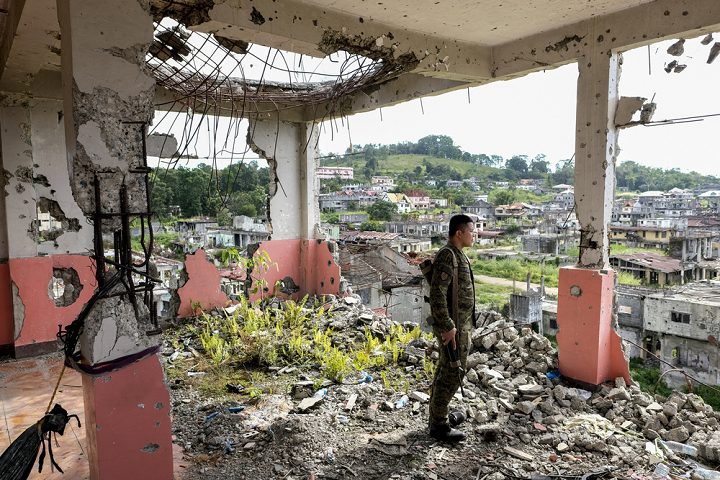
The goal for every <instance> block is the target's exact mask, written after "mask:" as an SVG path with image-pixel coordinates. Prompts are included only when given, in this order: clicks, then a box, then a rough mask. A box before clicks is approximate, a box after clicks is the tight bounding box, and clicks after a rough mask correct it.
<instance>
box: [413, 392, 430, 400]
mask: <svg viewBox="0 0 720 480" xmlns="http://www.w3.org/2000/svg"><path fill="white" fill-rule="evenodd" d="M408 397H410V399H411V400H417V401H418V402H420V403H427V402H428V401H429V400H430V395H428V394H427V393H423V392H417V391H415V392H412V393H410V395H408Z"/></svg>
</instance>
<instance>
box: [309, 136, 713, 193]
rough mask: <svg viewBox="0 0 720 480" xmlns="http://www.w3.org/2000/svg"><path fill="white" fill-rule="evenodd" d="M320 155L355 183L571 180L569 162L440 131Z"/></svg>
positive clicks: (696, 179) (625, 184)
mask: <svg viewBox="0 0 720 480" xmlns="http://www.w3.org/2000/svg"><path fill="white" fill-rule="evenodd" d="M321 157H322V158H321V165H324V166H341V167H354V168H355V172H354V173H355V180H356V181H363V177H364V178H365V179H367V180H369V178H370V177H371V176H372V175H398V176H402V177H403V178H402V180H405V181H414V180H422V179H428V178H433V179H435V180H461V179H463V178H468V177H479V178H482V179H487V180H491V181H508V182H517V181H518V180H519V179H521V178H537V179H544V180H547V181H548V183H550V184H552V185H556V184H559V183H566V184H569V185H572V184H573V183H574V170H573V169H574V161H572V160H563V161H560V162H557V163H556V164H555V165H551V163H550V162H549V161H547V160H546V157H545V155H543V154H540V155H537V156H535V157H534V158H532V159H531V158H530V157H529V156H527V155H515V156H513V157H511V158H508V159H504V158H503V157H501V156H500V155H488V154H484V153H479V154H478V153H470V152H466V151H463V150H462V148H461V147H460V146H459V145H455V143H454V141H453V139H452V138H450V137H448V136H446V135H428V136H427V137H423V138H421V139H420V140H418V141H417V143H413V142H402V143H397V144H391V145H379V144H377V145H376V144H367V145H365V146H362V145H353V148H352V152H350V149H348V151H346V152H344V153H333V152H330V153H327V154H322V155H321ZM616 175H617V186H618V187H620V188H627V189H628V190H630V191H647V190H662V191H668V190H670V189H672V188H675V187H677V188H683V189H688V188H693V187H695V186H700V185H706V184H717V183H720V178H718V177H716V176H713V175H701V174H699V173H697V172H690V173H685V172H681V171H680V169H677V168H676V169H669V170H663V169H662V168H655V167H649V166H645V165H640V164H638V163H636V162H633V161H624V162H621V163H620V164H619V165H618V167H617V170H616Z"/></svg>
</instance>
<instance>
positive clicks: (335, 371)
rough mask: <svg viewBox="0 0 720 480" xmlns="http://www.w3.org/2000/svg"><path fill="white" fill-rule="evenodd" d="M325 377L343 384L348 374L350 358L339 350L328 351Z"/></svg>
mask: <svg viewBox="0 0 720 480" xmlns="http://www.w3.org/2000/svg"><path fill="white" fill-rule="evenodd" d="M325 358H326V367H325V377H326V378H329V379H330V380H332V381H333V382H335V383H342V381H343V379H344V378H345V374H346V373H347V372H348V362H349V361H350V356H349V355H346V354H344V353H343V352H342V351H341V350H340V349H339V348H336V347H331V348H330V349H329V350H327V351H326V357H325Z"/></svg>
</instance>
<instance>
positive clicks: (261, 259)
mask: <svg viewBox="0 0 720 480" xmlns="http://www.w3.org/2000/svg"><path fill="white" fill-rule="evenodd" d="M221 259H222V263H223V265H224V266H226V267H227V266H228V265H229V264H230V262H233V263H237V264H238V265H240V266H242V269H243V270H245V272H247V275H248V278H249V279H250V280H251V281H252V284H251V288H250V293H252V294H256V293H258V292H260V293H261V294H262V293H264V292H266V291H268V290H269V288H268V287H269V285H268V282H267V280H266V279H265V275H266V274H267V272H268V271H270V268H271V267H275V268H276V269H277V271H278V272H279V271H280V267H279V266H278V264H277V263H276V262H273V261H272V260H270V255H268V253H267V252H266V251H265V250H262V251H260V252H255V254H253V256H252V257H250V258H245V257H243V256H242V255H240V252H238V250H237V249H236V248H234V247H228V248H226V249H225V250H223V252H222V257H221ZM274 293H275V290H274V291H273V294H274ZM261 296H262V295H261Z"/></svg>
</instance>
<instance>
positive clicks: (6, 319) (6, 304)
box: [0, 263, 14, 346]
mask: <svg viewBox="0 0 720 480" xmlns="http://www.w3.org/2000/svg"><path fill="white" fill-rule="evenodd" d="M13 338H14V337H13V309H12V290H11V289H10V265H8V264H7V263H3V264H0V346H2V345H12V343H13Z"/></svg>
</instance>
